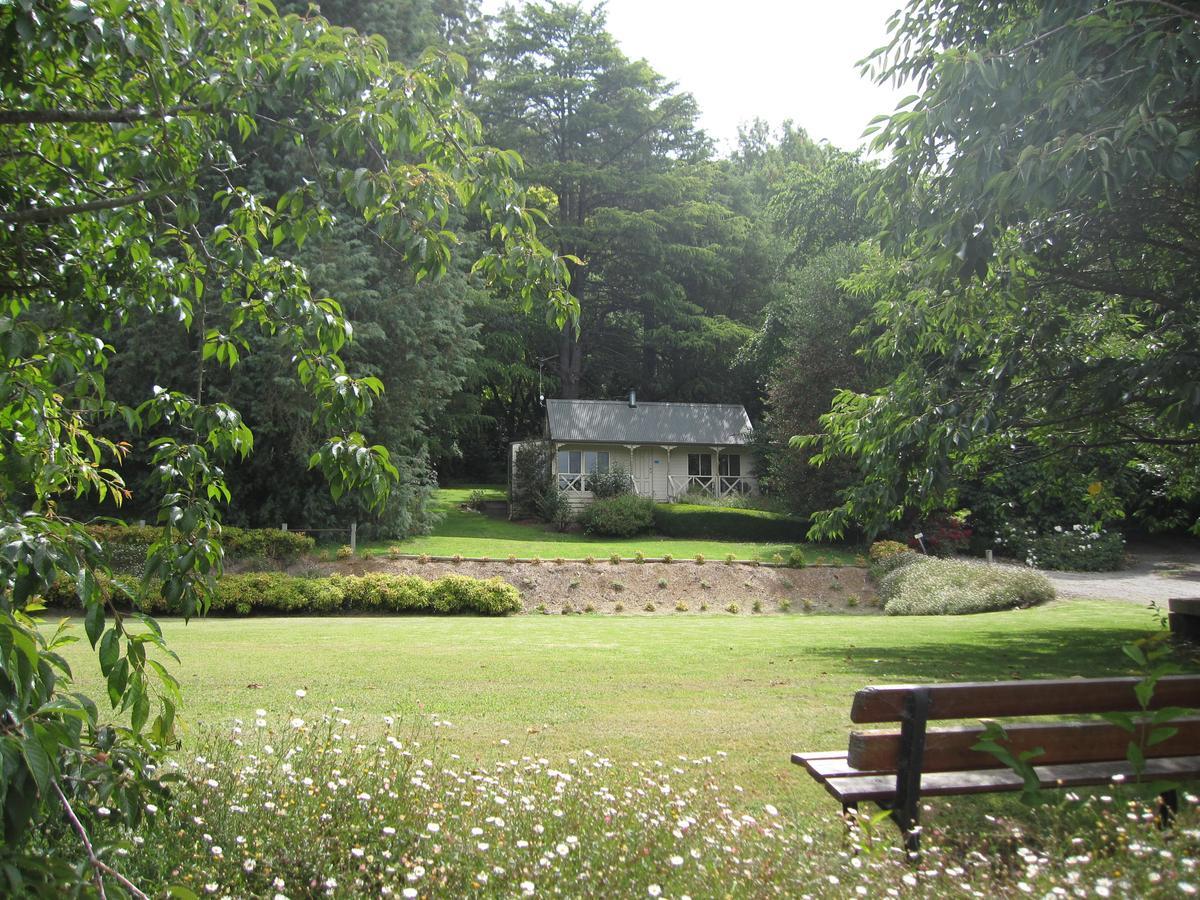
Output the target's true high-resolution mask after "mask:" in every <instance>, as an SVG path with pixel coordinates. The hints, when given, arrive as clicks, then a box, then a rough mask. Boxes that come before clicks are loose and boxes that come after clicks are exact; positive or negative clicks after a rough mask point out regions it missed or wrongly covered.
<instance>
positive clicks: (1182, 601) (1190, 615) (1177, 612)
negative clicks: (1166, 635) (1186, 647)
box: [1167, 597, 1200, 642]
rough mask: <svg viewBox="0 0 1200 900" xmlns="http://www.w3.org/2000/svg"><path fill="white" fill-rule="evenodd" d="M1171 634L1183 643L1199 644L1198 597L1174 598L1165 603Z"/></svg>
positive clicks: (1199, 604) (1199, 599) (1199, 617)
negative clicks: (1183, 641) (1195, 642)
mask: <svg viewBox="0 0 1200 900" xmlns="http://www.w3.org/2000/svg"><path fill="white" fill-rule="evenodd" d="M1167 617H1168V619H1169V621H1170V624H1171V633H1172V634H1174V635H1176V636H1177V637H1180V638H1182V639H1183V640H1185V641H1197V642H1200V597H1176V598H1175V599H1173V600H1168V601H1167Z"/></svg>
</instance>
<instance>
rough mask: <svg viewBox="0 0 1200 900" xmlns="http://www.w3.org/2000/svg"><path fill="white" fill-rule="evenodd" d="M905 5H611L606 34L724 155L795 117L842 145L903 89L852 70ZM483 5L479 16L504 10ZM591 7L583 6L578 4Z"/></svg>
mask: <svg viewBox="0 0 1200 900" xmlns="http://www.w3.org/2000/svg"><path fill="white" fill-rule="evenodd" d="M901 3H902V0H842V2H830V0H609V2H608V4H607V9H608V30H609V31H610V32H611V33H612V34H613V35H614V36H615V37H616V39H617V42H618V43H619V44H620V45H621V49H622V50H623V51H624V52H625V54H626V56H629V57H632V58H634V59H637V58H639V57H641V58H645V59H646V60H647V61H648V62H649V63H650V65H651V66H653V67H654V68H655V69H656V70H657V71H659V72H661V73H662V74H663V75H665V76H666V77H667V78H669V79H671V80H672V81H675V82H677V83H678V85H679V88H680V89H681V90H685V91H690V92H691V93H692V94H693V95H695V97H696V100H697V102H698V103H699V104H700V110H701V119H700V124H701V126H702V127H703V128H704V129H705V130H706V131H707V132H708V133H709V134H710V135H711V136H712V137H713V138H715V139H716V140H717V141H718V144H719V146H720V147H721V149H729V148H730V147H731V146H732V144H733V142H734V141H735V140H736V138H737V130H738V125H740V124H743V123H748V122H750V121H752V120H753V119H754V118H755V117H758V118H762V119H766V120H767V121H768V122H770V123H771V124H772V125H773V126H778V125H779V124H780V123H781V122H783V121H784V120H785V119H791V120H793V121H794V122H795V123H796V125H798V126H799V127H801V128H803V129H805V130H806V131H807V132H808V133H809V135H810V136H811V137H813V138H815V139H817V140H827V141H829V142H830V143H831V144H834V145H836V146H838V147H842V148H845V149H853V148H855V147H857V146H859V144H860V143H861V139H860V135H861V134H862V131H863V129H864V128H865V127H866V124H867V122H869V121H870V120H871V118H872V117H873V116H875V115H877V114H879V113H883V112H891V111H892V108H893V107H894V106H895V104H896V101H898V100H900V99H901V96H902V94H903V93H904V92H903V91H901V90H893V89H891V88H890V87H879V86H877V85H875V84H873V83H871V82H870V81H868V80H867V79H865V78H862V77H860V76H859V74H858V70H857V69H856V68H855V66H854V64H855V62H857V61H858V60H860V59H862V58H863V57H864V56H866V55H867V54H868V53H870V52H871V51H872V50H874V49H875V48H876V47H878V46H880V45H881V44H883V43H884V42H885V37H886V34H887V18H888V16H889V15H890V14H891V13H892V12H893V11H894V10H895V9H896V8H897V7H898V6H900V5H901ZM504 5H505V4H504V2H502V0H484V3H483V7H484V10H485V11H486V12H496V11H498V10H499V9H501V8H502V7H503V6H504ZM584 5H585V6H586V5H588V0H584Z"/></svg>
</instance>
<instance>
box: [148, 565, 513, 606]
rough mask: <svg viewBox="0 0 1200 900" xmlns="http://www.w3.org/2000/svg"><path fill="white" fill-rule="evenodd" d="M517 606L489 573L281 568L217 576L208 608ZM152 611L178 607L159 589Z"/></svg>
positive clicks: (509, 592) (508, 589) (507, 588)
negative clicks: (308, 572) (429, 575)
mask: <svg viewBox="0 0 1200 900" xmlns="http://www.w3.org/2000/svg"><path fill="white" fill-rule="evenodd" d="M520 608H521V595H520V594H519V593H518V592H517V589H516V588H514V587H513V586H512V585H510V584H507V583H505V582H504V581H501V580H500V579H499V578H491V579H488V580H486V581H484V580H480V579H478V578H469V577H467V576H465V575H447V576H445V577H443V578H439V579H437V580H436V581H427V580H425V579H424V578H419V577H417V576H413V575H385V574H371V575H334V576H332V577H329V578H299V577H296V576H293V575H285V574H283V573H282V572H251V573H247V574H241V575H226V576H225V577H223V578H222V579H220V581H218V582H217V589H216V591H215V593H214V595H213V600H212V606H211V608H210V610H209V611H210V613H211V614H215V615H220V614H221V613H232V614H235V615H241V616H246V615H250V614H252V613H267V614H272V615H276V614H281V613H282V614H295V615H325V614H330V613H340V612H360V611H361V612H392V613H407V612H430V611H434V612H441V613H453V612H469V613H478V614H481V615H488V616H500V615H507V614H508V613H513V612H517V611H518V610H520ZM143 609H144V611H146V612H153V613H163V612H166V613H174V614H178V613H179V612H180V610H179V609H178V608H177V607H175V606H173V605H171V604H168V603H167V602H166V601H164V600H163V598H162V597H161V596H159V595H152V596H150V597H149V598H147V599H146V600H145V601H144V604H143Z"/></svg>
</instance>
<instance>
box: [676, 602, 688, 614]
mask: <svg viewBox="0 0 1200 900" xmlns="http://www.w3.org/2000/svg"><path fill="white" fill-rule="evenodd" d="M687 611H688V605H687V604H686V603H684V602H683V601H682V600H680V601H679V602H678V603H676V604H675V612H687Z"/></svg>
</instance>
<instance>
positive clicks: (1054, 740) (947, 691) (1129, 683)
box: [847, 675, 1200, 772]
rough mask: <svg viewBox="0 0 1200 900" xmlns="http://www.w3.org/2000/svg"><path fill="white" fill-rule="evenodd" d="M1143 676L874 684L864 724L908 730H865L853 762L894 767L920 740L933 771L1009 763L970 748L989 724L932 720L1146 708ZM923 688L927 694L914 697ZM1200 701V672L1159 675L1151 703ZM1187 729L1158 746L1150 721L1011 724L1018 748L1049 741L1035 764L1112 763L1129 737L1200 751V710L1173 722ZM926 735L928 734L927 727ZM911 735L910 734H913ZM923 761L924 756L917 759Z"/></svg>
mask: <svg viewBox="0 0 1200 900" xmlns="http://www.w3.org/2000/svg"><path fill="white" fill-rule="evenodd" d="M1138 681H1139V679H1136V678H1100V679H1068V680H1042V681H998V682H975V683H964V684H933V685H889V686H882V687H868V688H864V689H863V690H861V691H859V692H858V693H857V694H856V695H855V697H854V705H853V708H852V710H851V714H850V718H851V720H852V721H854V722H856V723H883V722H897V721H899V722H902V723H903V728H902V729H901V730H899V731H868V732H863V731H856V732H854V733H852V734H851V736H850V746H849V754H848V759H847V762H848V763H849V764H850V765H851V766H853V767H854V768H855V769H860V770H864V771H878V772H889V771H895V770H896V769H897V768H899V767H902V766H903V765H904V760H905V759H910V758H912V755H913V750H914V740H915V741H917V742H919V749H916V754H917V759H919V760H920V762H919V768H920V770H921V771H926V772H949V771H961V770H968V769H986V768H1000V767H1001V766H1002V763H1000V761H999V760H997V759H996V758H995V757H994V756H992V755H991V754H989V753H984V752H982V751H978V750H973V749H971V748H972V747H973V746H974V745H975V744H977V743H978V742H979V741H980V739H981V738H982V736H983V728H981V727H964V726H957V727H949V728H936V729H927V728H926V722H927V721H928V720H931V719H968V718H970V719H986V718H1004V717H1016V716H1032V717H1036V716H1066V715H1086V714H1094V713H1103V712H1137V711H1139V710H1141V708H1142V706H1141V703H1139V702H1138V699H1137V695H1136V694H1135V693H1134V686H1135V685H1136V684H1138ZM918 696H919V701H920V702H919V703H915V702H914V701H916V700H917V699H918ZM1168 706H1170V707H1183V708H1192V709H1195V708H1200V676H1194V675H1177V676H1169V677H1166V678H1163V679H1160V680H1159V682H1158V684H1157V685H1156V687H1155V690H1154V693H1153V695H1152V696H1151V699H1150V703H1149V708H1150V709H1162V708H1164V707H1168ZM1170 725H1171V727H1172V728H1176V729H1178V731H1177V732H1176V733H1175V734H1174V735H1172V736H1171V737H1169V738H1167V739H1166V740H1162V741H1160V742H1158V743H1155V744H1153V745H1148V742H1146V741H1145V740H1143V738H1144V737H1145V730H1146V728H1147V727H1148V726H1145V725H1142V726H1139V731H1140V732H1141V733H1137V732H1135V733H1134V734H1133V735H1131V734H1130V733H1129V732H1128V731H1126V730H1125V729H1123V728H1121V727H1120V726H1118V725H1115V724H1112V723H1109V722H1096V721H1085V722H1070V723H1046V724H1042V723H1038V724H1025V723H1021V724H1014V725H1008V726H1006V728H1005V732H1006V733H1007V735H1008V744H1007V746H1008V748H1009V749H1010V750H1011V751H1013V752H1014V753H1015V754H1018V753H1021V752H1023V751H1026V750H1041V751H1042V752H1041V753H1039V754H1038V755H1037V756H1036V758H1034V759H1033V760H1032V762H1033V763H1034V764H1035V765H1054V764H1063V763H1086V762H1107V761H1114V760H1122V759H1125V757H1126V754H1127V751H1128V747H1129V743H1130V741H1131V740H1132V741H1134V742H1135V743H1138V744H1139V745H1140V746H1143V750H1144V753H1145V755H1146V757H1148V758H1150V757H1170V756H1181V755H1192V754H1200V717H1184V718H1181V719H1177V720H1175V721H1172V722H1171V723H1170ZM918 734H919V736H918ZM906 735H907V738H906ZM914 761H915V760H914Z"/></svg>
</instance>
